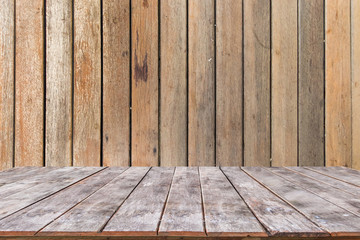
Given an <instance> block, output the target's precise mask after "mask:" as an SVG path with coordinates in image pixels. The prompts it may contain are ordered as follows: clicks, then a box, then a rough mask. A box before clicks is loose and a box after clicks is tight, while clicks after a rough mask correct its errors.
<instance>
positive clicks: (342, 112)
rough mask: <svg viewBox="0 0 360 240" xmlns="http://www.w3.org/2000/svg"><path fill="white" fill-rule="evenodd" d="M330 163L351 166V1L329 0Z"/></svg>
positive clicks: (327, 145)
mask: <svg viewBox="0 0 360 240" xmlns="http://www.w3.org/2000/svg"><path fill="white" fill-rule="evenodd" d="M325 14H326V36H325V39H326V45H325V46H326V47H325V52H326V53H325V54H326V59H325V69H326V73H325V82H326V86H325V89H326V93H325V96H326V97H325V100H326V103H325V134H326V139H325V148H326V149H325V154H326V166H349V167H350V166H351V76H350V64H351V63H350V52H351V51H350V1H349V0H330V1H329V0H326V5H325Z"/></svg>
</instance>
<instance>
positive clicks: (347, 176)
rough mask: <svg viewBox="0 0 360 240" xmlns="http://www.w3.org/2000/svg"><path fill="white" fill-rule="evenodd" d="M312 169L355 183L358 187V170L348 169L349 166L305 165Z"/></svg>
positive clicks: (359, 177)
mask: <svg viewBox="0 0 360 240" xmlns="http://www.w3.org/2000/svg"><path fill="white" fill-rule="evenodd" d="M307 169H310V170H312V171H315V172H318V173H321V174H324V175H327V176H330V177H333V178H336V179H339V180H341V181H344V182H347V183H350V184H353V185H356V186H358V187H360V172H359V171H356V170H353V169H349V168H342V167H327V168H322V167H307Z"/></svg>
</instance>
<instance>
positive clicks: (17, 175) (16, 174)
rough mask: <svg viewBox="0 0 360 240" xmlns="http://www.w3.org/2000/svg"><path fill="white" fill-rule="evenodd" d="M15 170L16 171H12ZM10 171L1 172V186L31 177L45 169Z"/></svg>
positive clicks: (17, 169)
mask: <svg viewBox="0 0 360 240" xmlns="http://www.w3.org/2000/svg"><path fill="white" fill-rule="evenodd" d="M12 169H14V170H12ZM12 169H10V170H9V171H4V172H0V186H2V185H5V184H9V183H13V182H16V181H19V180H22V179H26V178H27V177H31V176H32V175H33V174H35V173H36V172H38V171H43V169H44V168H43V167H16V168H12Z"/></svg>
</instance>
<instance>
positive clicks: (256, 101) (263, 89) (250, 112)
mask: <svg viewBox="0 0 360 240" xmlns="http://www.w3.org/2000/svg"><path fill="white" fill-rule="evenodd" d="M270 4H271V3H270V1H268V0H250V1H244V165H245V166H270V71H271V69H270V68H271V65H270V60H271V55H270V24H271V23H270Z"/></svg>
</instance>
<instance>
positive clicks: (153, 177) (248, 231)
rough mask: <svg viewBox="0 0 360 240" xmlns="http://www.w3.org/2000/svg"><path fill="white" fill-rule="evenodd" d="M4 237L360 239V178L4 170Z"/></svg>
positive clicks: (348, 174) (0, 192) (304, 173)
mask: <svg viewBox="0 0 360 240" xmlns="http://www.w3.org/2000/svg"><path fill="white" fill-rule="evenodd" d="M0 236H1V237H4V238H8V239H9V238H15V237H25V238H28V237H33V238H44V239H48V238H50V237H54V236H57V237H59V236H61V237H74V238H75V239H77V238H80V237H93V238H99V239H101V238H104V237H109V238H112V237H129V236H132V237H134V236H143V237H151V236H155V238H156V236H157V238H160V239H161V238H164V239H169V238H170V239H171V238H176V237H180V236H181V237H208V238H211V237H239V238H242V237H258V238H266V237H293V238H305V237H307V238H316V237H321V238H324V239H326V238H339V237H352V238H357V237H359V238H360V172H359V171H356V170H351V169H348V168H342V167H328V168H323V167H306V168H305V167H304V168H300V167H288V168H261V167H244V168H242V169H240V168H239V167H222V168H216V167H200V168H197V167H194V168H190V167H177V168H160V167H153V168H149V167H131V168H120V167H119V168H118V167H111V168H100V167H86V168H80V167H66V168H51V167H46V168H36V167H25V168H14V169H11V170H8V171H4V172H0ZM161 236H167V237H161ZM1 237H0V238H1ZM150 239H152V238H150Z"/></svg>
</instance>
